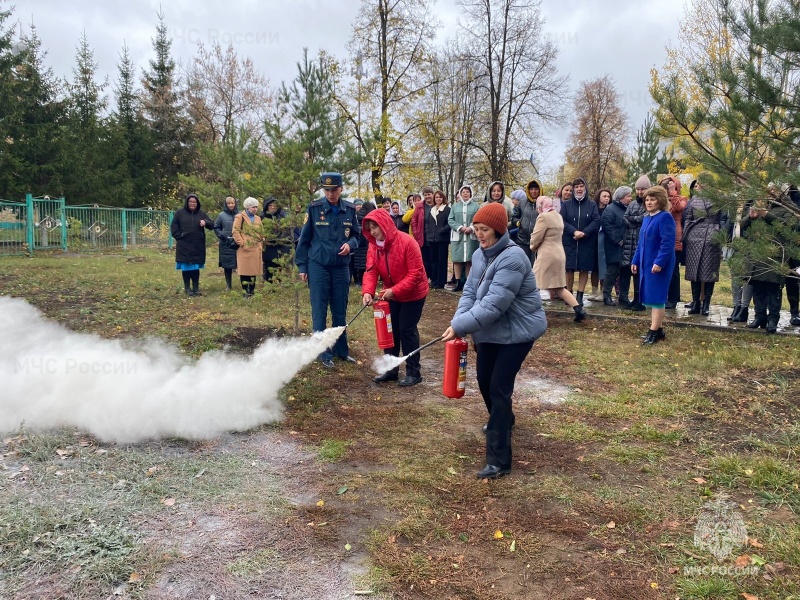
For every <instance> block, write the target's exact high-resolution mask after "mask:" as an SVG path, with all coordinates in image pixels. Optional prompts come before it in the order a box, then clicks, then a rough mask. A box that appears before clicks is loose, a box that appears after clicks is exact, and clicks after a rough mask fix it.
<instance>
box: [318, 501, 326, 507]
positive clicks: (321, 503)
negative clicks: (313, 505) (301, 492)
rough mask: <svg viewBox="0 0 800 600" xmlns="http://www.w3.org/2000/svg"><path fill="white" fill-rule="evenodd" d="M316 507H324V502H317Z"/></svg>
mask: <svg viewBox="0 0 800 600" xmlns="http://www.w3.org/2000/svg"><path fill="white" fill-rule="evenodd" d="M317 506H325V500H320V501H318V502H317Z"/></svg>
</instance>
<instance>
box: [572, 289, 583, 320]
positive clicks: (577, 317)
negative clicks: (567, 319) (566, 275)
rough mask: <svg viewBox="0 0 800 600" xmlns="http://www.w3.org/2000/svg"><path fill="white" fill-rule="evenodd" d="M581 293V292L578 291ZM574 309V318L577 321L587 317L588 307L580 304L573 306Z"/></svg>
mask: <svg viewBox="0 0 800 600" xmlns="http://www.w3.org/2000/svg"><path fill="white" fill-rule="evenodd" d="M578 293H579V294H580V292H578ZM572 310H574V311H575V318H574V319H573V320H574V321H575V322H576V323H580V322H581V321H583V320H584V319H585V318H586V309H585V308H583V307H582V306H581V305H580V304H578V306H573V307H572Z"/></svg>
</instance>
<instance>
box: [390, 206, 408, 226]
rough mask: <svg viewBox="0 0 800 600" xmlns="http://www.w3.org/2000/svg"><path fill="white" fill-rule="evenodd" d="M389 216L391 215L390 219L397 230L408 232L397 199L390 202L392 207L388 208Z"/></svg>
mask: <svg viewBox="0 0 800 600" xmlns="http://www.w3.org/2000/svg"><path fill="white" fill-rule="evenodd" d="M389 216H390V217H392V221H393V222H394V226H395V227H397V231H402V232H403V233H408V225H406V224H405V223H403V210H402V208H401V206H400V203H399V202H398V201H397V200H395V201H394V202H392V208H391V209H390V210H389Z"/></svg>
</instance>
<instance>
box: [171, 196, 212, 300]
mask: <svg viewBox="0 0 800 600" xmlns="http://www.w3.org/2000/svg"><path fill="white" fill-rule="evenodd" d="M206 229H214V221H213V220H212V219H211V217H209V216H208V215H207V214H206V213H204V212H203V211H202V210H201V208H200V199H199V198H198V197H197V195H196V194H189V195H188V196H186V200H185V201H184V203H183V208H179V209H178V210H176V211H175V216H173V217H172V224H171V225H170V232H171V233H172V237H173V238H175V269H176V270H177V271H180V272H181V274H182V275H183V291H184V292H185V293H186V295H187V296H201V295H202V294H201V293H200V289H199V288H200V269H202V268H204V267H205V266H206V233H205V230H206ZM190 283H191V289H190V288H189V284H190Z"/></svg>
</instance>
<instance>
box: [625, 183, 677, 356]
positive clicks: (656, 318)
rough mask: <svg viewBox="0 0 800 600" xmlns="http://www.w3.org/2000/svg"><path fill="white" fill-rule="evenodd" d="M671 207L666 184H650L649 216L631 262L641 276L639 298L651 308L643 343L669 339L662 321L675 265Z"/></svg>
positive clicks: (647, 207) (673, 224) (646, 207)
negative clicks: (648, 324) (665, 187)
mask: <svg viewBox="0 0 800 600" xmlns="http://www.w3.org/2000/svg"><path fill="white" fill-rule="evenodd" d="M668 206H669V200H668V199H667V192H666V190H665V189H664V188H663V187H661V186H655V187H651V188H650V189H648V190H647V191H646V192H645V193H644V207H645V210H646V211H647V215H646V216H645V218H644V221H642V228H641V230H640V231H639V244H638V245H637V246H636V253H635V254H634V255H633V260H632V261H631V272H632V273H633V274H634V275H637V274H638V277H639V298H640V301H641V303H642V304H644V305H645V306H648V307H650V308H651V309H652V312H651V315H650V329H649V330H648V332H647V335H646V336H645V338H644V342H643V343H644V344H655V343H657V342H659V341H661V340H663V339H666V336H665V335H664V329H663V328H662V326H661V324H662V322H663V321H664V310H665V305H666V303H667V294H668V292H669V284H670V280H671V279H672V270H673V269H674V268H675V219H673V218H672V215H671V214H670V213H669V211H668V210H667V207H668Z"/></svg>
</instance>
